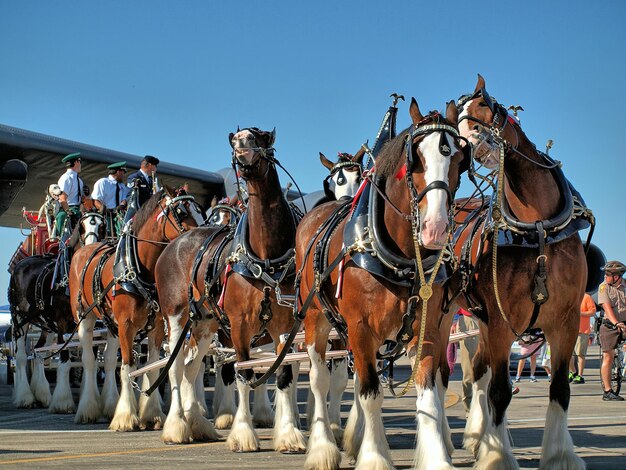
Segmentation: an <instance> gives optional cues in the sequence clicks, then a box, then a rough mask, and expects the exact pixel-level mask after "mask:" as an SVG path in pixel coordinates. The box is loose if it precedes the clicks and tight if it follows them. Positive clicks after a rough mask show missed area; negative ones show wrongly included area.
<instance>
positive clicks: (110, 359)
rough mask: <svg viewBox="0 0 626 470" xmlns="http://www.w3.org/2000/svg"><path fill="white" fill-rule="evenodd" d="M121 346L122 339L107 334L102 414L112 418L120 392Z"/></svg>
mask: <svg viewBox="0 0 626 470" xmlns="http://www.w3.org/2000/svg"><path fill="white" fill-rule="evenodd" d="M119 347H120V340H119V338H118V337H117V336H113V335H112V334H109V335H107V344H106V346H105V348H104V385H103V387H102V393H101V394H100V401H101V403H102V415H103V416H104V417H105V418H106V419H108V420H111V418H113V415H114V414H115V407H116V406H117V400H118V399H119V398H120V392H119V391H118V390H117V381H116V379H115V369H116V368H117V352H118V350H119Z"/></svg>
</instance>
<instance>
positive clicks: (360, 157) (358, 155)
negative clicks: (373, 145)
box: [352, 145, 365, 164]
mask: <svg viewBox="0 0 626 470" xmlns="http://www.w3.org/2000/svg"><path fill="white" fill-rule="evenodd" d="M364 156H365V148H364V147H363V146H362V145H361V148H360V149H359V151H358V152H357V153H355V154H354V157H352V161H353V162H355V163H359V164H360V163H361V162H362V161H363V157H364Z"/></svg>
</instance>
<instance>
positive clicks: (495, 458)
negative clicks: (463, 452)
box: [474, 415, 519, 470]
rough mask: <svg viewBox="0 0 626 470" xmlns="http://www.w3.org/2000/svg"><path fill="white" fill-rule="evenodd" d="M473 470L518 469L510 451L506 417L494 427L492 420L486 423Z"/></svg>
mask: <svg viewBox="0 0 626 470" xmlns="http://www.w3.org/2000/svg"><path fill="white" fill-rule="evenodd" d="M474 468H476V469H480V470H491V469H494V468H497V469H502V470H516V469H518V468H519V465H518V464H517V461H516V460H515V457H513V451H512V449H511V442H510V440H509V432H508V429H507V425H506V415H505V416H504V418H503V420H502V422H501V423H500V424H499V425H497V426H496V425H494V423H493V419H489V420H488V421H487V424H486V426H485V432H484V434H483V436H482V439H481V441H480V447H479V449H478V459H477V461H476V465H475V466H474Z"/></svg>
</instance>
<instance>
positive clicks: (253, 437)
mask: <svg viewBox="0 0 626 470" xmlns="http://www.w3.org/2000/svg"><path fill="white" fill-rule="evenodd" d="M236 382H237V391H238V392H239V406H238V407H237V414H235V420H234V421H233V425H232V428H231V430H230V434H229V435H228V439H227V440H226V442H227V444H228V447H229V448H230V450H232V451H233V452H256V451H258V450H259V448H260V447H259V438H258V436H257V434H256V432H255V431H254V428H253V427H252V415H251V414H250V386H249V385H248V384H247V383H245V382H243V381H242V380H239V379H238V380H237V381H236Z"/></svg>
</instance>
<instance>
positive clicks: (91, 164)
mask: <svg viewBox="0 0 626 470" xmlns="http://www.w3.org/2000/svg"><path fill="white" fill-rule="evenodd" d="M73 152H80V153H81V156H82V160H83V168H82V171H81V173H80V176H81V178H82V180H83V181H84V182H85V184H87V185H88V186H89V187H90V188H93V185H94V183H95V182H96V180H98V179H99V178H102V177H103V176H106V175H107V174H108V171H107V168H106V167H107V165H110V164H111V163H115V162H119V161H124V160H125V161H126V162H127V167H128V171H129V173H130V172H132V171H134V170H135V169H138V168H139V165H140V162H141V159H142V158H143V156H139V155H131V154H128V153H124V152H118V151H115V150H109V149H105V148H101V147H95V146H93V145H88V144H83V143H80V142H74V141H71V140H66V139H61V138H58V137H53V136H49V135H45V134H39V133H37V132H31V131H27V130H24V129H18V128H15V127H10V126H6V125H3V124H0V226H4V227H16V228H19V227H20V226H21V225H22V222H23V218H22V208H26V209H28V210H38V209H39V207H41V205H42V204H43V202H44V199H45V195H46V191H47V188H48V186H49V185H50V184H52V183H56V182H57V181H58V180H59V177H60V176H61V174H62V173H63V172H64V171H65V168H64V165H63V164H62V163H61V158H63V156H64V155H67V154H69V153H73ZM157 177H158V179H159V183H160V184H161V185H163V184H167V185H168V186H181V185H182V184H184V183H188V184H189V192H190V193H191V194H192V195H193V196H195V198H196V201H197V202H198V203H199V204H200V205H201V206H203V207H204V209H207V208H208V207H209V206H210V203H211V199H212V198H213V196H217V197H218V198H221V197H223V196H224V195H225V189H224V178H223V177H222V175H220V174H218V173H213V172H210V171H203V170H198V169H195V168H190V167H185V166H181V165H175V164H173V163H167V162H164V161H161V163H160V164H159V171H158V173H157Z"/></svg>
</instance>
